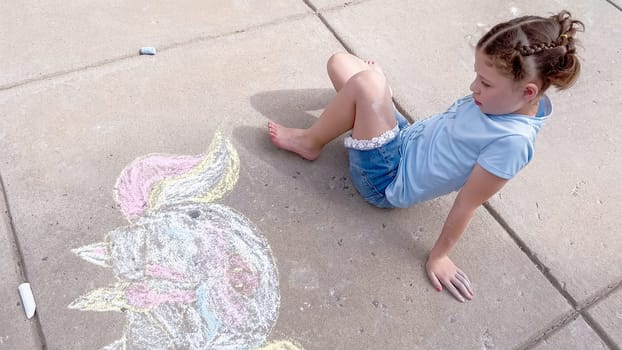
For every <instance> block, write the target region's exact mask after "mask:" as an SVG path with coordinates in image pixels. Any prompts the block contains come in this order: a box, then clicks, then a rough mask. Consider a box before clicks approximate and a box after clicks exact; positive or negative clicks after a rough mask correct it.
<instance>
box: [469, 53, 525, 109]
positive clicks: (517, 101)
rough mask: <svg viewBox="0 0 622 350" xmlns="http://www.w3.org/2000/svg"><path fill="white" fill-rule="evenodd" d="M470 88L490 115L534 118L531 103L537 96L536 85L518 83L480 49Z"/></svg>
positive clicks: (480, 106) (479, 104) (476, 56)
mask: <svg viewBox="0 0 622 350" xmlns="http://www.w3.org/2000/svg"><path fill="white" fill-rule="evenodd" d="M534 88H535V89H536V90H535V91H533V89H534ZM470 89H471V91H472V92H473V99H474V100H475V103H476V104H477V105H478V106H479V108H480V109H481V111H482V112H483V113H486V114H510V113H517V114H525V115H530V114H532V110H533V104H532V103H530V101H532V100H533V98H535V97H536V96H537V86H536V85H535V84H533V83H529V84H525V83H521V82H514V81H513V80H512V79H511V78H509V77H507V76H506V75H503V74H502V73H501V72H500V71H499V70H498V69H497V68H496V67H495V66H494V65H493V63H492V61H491V60H490V58H489V57H488V56H487V55H486V54H484V53H482V52H481V51H480V50H476V52H475V80H473V83H471V86H470ZM536 110H537V108H536Z"/></svg>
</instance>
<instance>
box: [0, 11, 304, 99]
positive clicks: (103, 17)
mask: <svg viewBox="0 0 622 350" xmlns="http://www.w3.org/2000/svg"><path fill="white" fill-rule="evenodd" d="M307 12H309V8H308V7H307V6H305V4H304V3H303V2H302V1H287V0H273V1H268V2H258V1H245V0H235V1H220V0H208V1H188V0H184V1H176V2H175V3H171V2H168V1H132V2H131V3H124V2H114V3H110V2H105V3H93V2H90V1H72V2H71V3H70V4H68V3H66V2H64V1H54V0H46V1H22V2H20V4H19V6H16V5H15V4H13V3H11V2H6V1H4V2H2V3H0V13H2V17H1V18H0V28H2V30H0V52H2V55H1V56H0V67H11V69H3V72H2V75H0V87H2V86H7V85H8V86H10V85H12V84H14V83H16V82H21V81H27V80H29V79H36V78H39V77H41V76H46V75H49V74H53V73H57V72H63V71H67V70H72V69H77V68H81V67H85V66H89V65H92V64H96V63H99V62H105V61H108V60H111V59H118V58H120V57H127V56H132V55H135V54H138V50H139V49H140V48H141V47H143V46H154V47H156V48H157V49H161V48H163V47H168V46H171V45H175V44H178V43H184V42H188V41H191V40H200V39H205V38H209V37H214V36H218V35H222V34H224V33H231V32H234V31H237V30H244V29H247V28H249V27H252V26H257V25H261V24H264V23H268V22H271V21H274V20H280V19H282V18H284V17H288V16H293V15H300V14H304V13H307Z"/></svg>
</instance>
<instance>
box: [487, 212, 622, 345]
mask: <svg viewBox="0 0 622 350" xmlns="http://www.w3.org/2000/svg"><path fill="white" fill-rule="evenodd" d="M484 207H485V208H486V210H487V211H488V213H489V214H490V215H491V216H492V217H493V218H494V219H495V221H497V223H499V225H501V227H503V229H504V230H505V231H506V232H507V233H508V235H509V236H510V237H511V238H512V240H513V241H514V242H515V243H516V245H517V246H518V247H519V248H520V250H521V251H523V252H524V253H525V255H527V257H528V258H529V259H530V260H531V261H532V263H533V264H534V265H535V266H536V268H537V269H538V270H539V271H540V272H541V273H542V274H543V275H544V277H545V278H546V279H547V280H548V281H549V283H551V284H552V285H553V287H554V288H555V289H557V291H558V292H559V293H560V294H561V295H562V296H563V297H564V298H565V299H566V301H567V302H568V303H569V304H570V306H572V308H573V311H572V312H571V314H570V315H569V316H571V317H568V318H566V319H564V320H563V321H562V322H558V323H555V324H554V325H553V328H550V327H549V328H550V329H549V330H545V331H544V332H542V333H541V334H540V335H538V336H535V337H533V338H531V339H529V340H528V341H527V342H526V343H525V346H524V347H521V349H530V348H532V347H534V346H535V345H537V344H539V343H540V342H542V341H543V340H545V339H547V338H549V337H550V336H551V335H553V334H555V333H556V332H557V330H559V329H561V328H562V327H564V326H565V325H566V324H568V323H570V321H572V320H573V319H576V318H577V317H578V316H579V315H581V316H583V318H584V319H585V321H586V323H587V324H588V325H589V326H590V327H591V328H592V329H593V330H594V332H595V333H596V334H597V335H598V336H599V337H600V338H601V340H602V341H603V342H604V343H605V344H606V345H607V346H609V347H610V348H611V349H616V350H619V347H617V346H616V345H615V343H614V342H613V340H612V339H611V337H609V335H607V333H606V332H605V331H604V329H603V328H602V327H601V326H600V325H599V324H598V323H597V322H595V321H594V319H593V318H592V317H591V316H590V315H589V314H588V313H587V312H586V310H587V309H588V308H589V307H590V306H592V305H594V304H595V303H597V302H598V301H600V300H602V299H604V298H606V297H607V296H609V295H610V294H611V293H613V292H614V291H616V290H617V289H619V288H622V281H619V282H616V283H614V284H612V285H609V286H607V287H605V288H604V289H603V290H601V291H598V292H596V293H594V296H593V298H591V299H589V300H588V301H585V302H582V303H578V302H577V301H576V300H575V299H574V298H573V297H572V296H571V295H570V293H568V291H566V290H565V289H564V288H563V287H562V286H561V283H560V282H559V281H558V280H557V278H556V277H555V276H553V275H552V274H551V272H550V269H549V268H548V267H547V266H546V265H545V264H544V263H542V261H541V260H540V259H539V258H538V257H537V255H536V254H535V253H534V252H533V251H532V250H531V249H530V248H529V247H528V246H527V244H526V243H525V242H524V241H523V240H522V239H521V238H520V237H519V236H518V234H517V233H516V231H514V230H513V229H512V228H511V227H510V225H509V224H508V223H507V222H506V221H505V219H503V217H501V214H499V212H497V211H496V210H495V209H494V208H493V207H492V205H491V204H490V203H489V202H486V203H484Z"/></svg>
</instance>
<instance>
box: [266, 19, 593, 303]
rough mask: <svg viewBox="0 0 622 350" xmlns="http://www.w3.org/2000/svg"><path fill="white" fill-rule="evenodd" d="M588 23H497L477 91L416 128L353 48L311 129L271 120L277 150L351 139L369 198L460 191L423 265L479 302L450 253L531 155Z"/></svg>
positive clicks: (337, 58)
mask: <svg viewBox="0 0 622 350" xmlns="http://www.w3.org/2000/svg"><path fill="white" fill-rule="evenodd" d="M583 29H584V25H583V23H582V22H580V21H578V20H575V19H573V18H572V17H571V15H570V13H569V12H567V11H562V12H560V13H559V14H557V15H555V16H551V17H548V18H545V17H537V16H525V17H520V18H516V19H513V20H510V21H508V22H504V23H501V24H498V25H496V26H494V27H493V28H492V29H491V30H490V31H488V33H486V34H485V35H484V36H483V37H482V38H481V39H480V40H479V42H478V43H477V46H476V50H475V80H474V81H473V82H472V83H471V86H470V90H471V91H472V94H470V95H468V96H466V97H463V98H461V99H459V100H457V101H456V102H455V103H454V104H453V105H452V106H451V107H450V108H449V109H448V110H447V111H446V112H444V113H442V114H438V115H434V116H432V117H430V118H427V119H425V120H420V121H417V122H415V123H413V124H411V125H409V124H408V122H407V121H406V119H405V118H404V117H403V116H401V115H400V114H399V112H397V111H396V110H395V107H394V105H393V103H392V93H391V89H390V88H389V86H388V84H387V81H386V78H385V76H384V74H383V73H382V71H381V70H380V69H379V68H377V67H376V65H375V64H374V63H373V62H364V61H362V60H360V59H358V58H357V57H355V56H352V55H350V54H346V53H337V54H335V55H333V56H332V57H331V58H330V59H329V61H328V74H329V76H330V79H331V81H332V83H333V86H334V87H335V90H336V91H337V94H336V96H335V97H334V98H333V100H332V101H331V102H330V103H329V104H328V106H327V107H326V109H325V110H324V112H323V113H322V115H321V116H320V118H319V119H318V120H317V121H316V122H315V123H314V124H313V125H312V126H311V127H310V128H308V129H293V128H286V127H284V126H282V125H279V124H276V123H274V122H269V123H268V129H269V132H270V137H271V139H272V142H273V143H274V144H275V145H276V146H277V147H279V148H282V149H285V150H288V151H291V152H294V153H296V154H298V155H300V156H301V157H303V158H305V159H308V160H314V159H316V158H317V157H319V155H320V153H321V151H322V148H323V147H324V146H325V145H326V144H327V143H328V142H330V141H331V140H333V139H335V138H337V137H338V136H340V135H341V134H343V133H345V132H347V131H348V130H351V134H350V135H349V136H348V137H346V139H345V146H346V147H347V148H348V153H349V161H350V175H351V177H352V183H353V184H354V186H355V187H356V189H357V190H358V192H359V193H360V194H361V195H362V196H363V198H365V200H367V201H368V202H369V203H371V204H373V205H375V206H378V207H381V208H393V207H400V208H404V207H408V206H411V205H413V204H417V203H420V202H423V201H426V200H429V199H432V198H435V197H439V196H442V195H444V194H447V193H450V192H453V191H459V192H458V195H457V197H456V199H455V201H454V204H453V206H452V208H451V210H450V211H449V214H448V216H447V219H446V221H445V224H444V225H443V228H442V231H441V234H440V236H439V238H438V240H437V241H436V243H435V245H434V247H433V248H432V251H431V252H430V254H429V257H428V260H427V263H426V270H427V274H428V277H429V279H430V281H431V282H432V284H433V285H434V287H435V288H436V289H437V290H438V291H439V292H440V291H441V290H442V286H445V288H447V289H448V290H449V292H451V293H452V294H453V295H454V296H455V297H456V298H457V299H458V300H460V301H465V298H466V299H472V298H473V296H474V294H473V288H472V286H471V282H470V281H469V278H468V277H467V275H466V274H465V273H464V272H463V271H462V270H461V269H459V268H458V267H457V266H456V265H455V264H454V263H453V262H452V261H451V260H450V259H449V257H448V254H449V251H450V250H451V249H452V248H453V246H454V245H455V243H456V242H457V241H458V239H459V238H460V235H461V234H462V233H463V232H464V230H465V229H466V227H467V225H468V224H469V222H470V220H471V217H472V216H473V214H474V212H475V210H476V209H477V207H479V206H480V205H481V204H482V203H484V202H485V201H487V200H488V199H489V198H490V197H491V196H492V195H494V194H495V193H497V191H499V190H500V189H501V188H502V187H503V186H504V185H505V183H506V182H507V181H508V180H509V179H511V178H512V177H514V176H515V175H516V174H517V173H518V172H519V171H520V170H521V169H522V168H523V167H525V165H527V163H529V161H530V160H531V159H532V157H533V153H534V142H535V138H536V134H537V133H538V131H539V130H540V128H541V127H542V125H543V124H544V122H545V121H546V120H547V118H548V117H549V116H550V115H551V111H552V106H551V101H550V100H549V98H548V97H547V96H546V95H544V92H545V91H546V90H547V89H548V88H549V87H550V86H551V85H553V86H555V87H557V88H558V89H566V88H568V87H570V86H571V85H572V84H573V83H574V82H575V81H576V79H577V78H578V76H579V71H580V64H579V61H578V58H577V57H576V54H575V38H574V36H575V34H576V32H577V31H578V30H581V31H582V30H583Z"/></svg>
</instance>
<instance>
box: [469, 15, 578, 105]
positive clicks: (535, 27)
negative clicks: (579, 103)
mask: <svg viewBox="0 0 622 350" xmlns="http://www.w3.org/2000/svg"><path fill="white" fill-rule="evenodd" d="M584 30H585V25H584V24H583V22H581V21H578V20H576V19H573V18H572V16H571V14H570V12H568V11H566V10H564V11H561V12H560V13H558V14H556V15H553V16H550V17H539V16H523V17H519V18H515V19H512V20H510V21H508V22H504V23H500V24H498V25H496V26H494V27H493V28H492V29H490V30H489V31H488V32H487V33H486V34H485V35H484V36H483V37H482V38H481V39H480V40H479V41H478V43H477V49H478V50H481V52H483V53H484V54H486V55H488V56H489V57H490V58H491V59H492V61H493V64H494V65H495V66H496V67H497V68H498V69H500V70H501V72H503V73H506V74H507V75H509V76H510V77H512V78H513V80H514V81H522V80H523V79H525V78H529V79H533V78H537V79H539V80H540V82H541V84H542V86H541V90H540V92H541V93H543V92H544V91H546V90H547V89H548V88H549V87H550V86H551V85H553V86H555V87H557V88H558V89H559V90H564V89H567V88H569V87H570V86H572V85H573V84H574V83H575V81H576V80H577V78H578V77H579V72H580V71H581V64H580V63H579V60H578V58H577V56H576V47H575V45H576V40H575V34H576V33H577V31H584Z"/></svg>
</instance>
